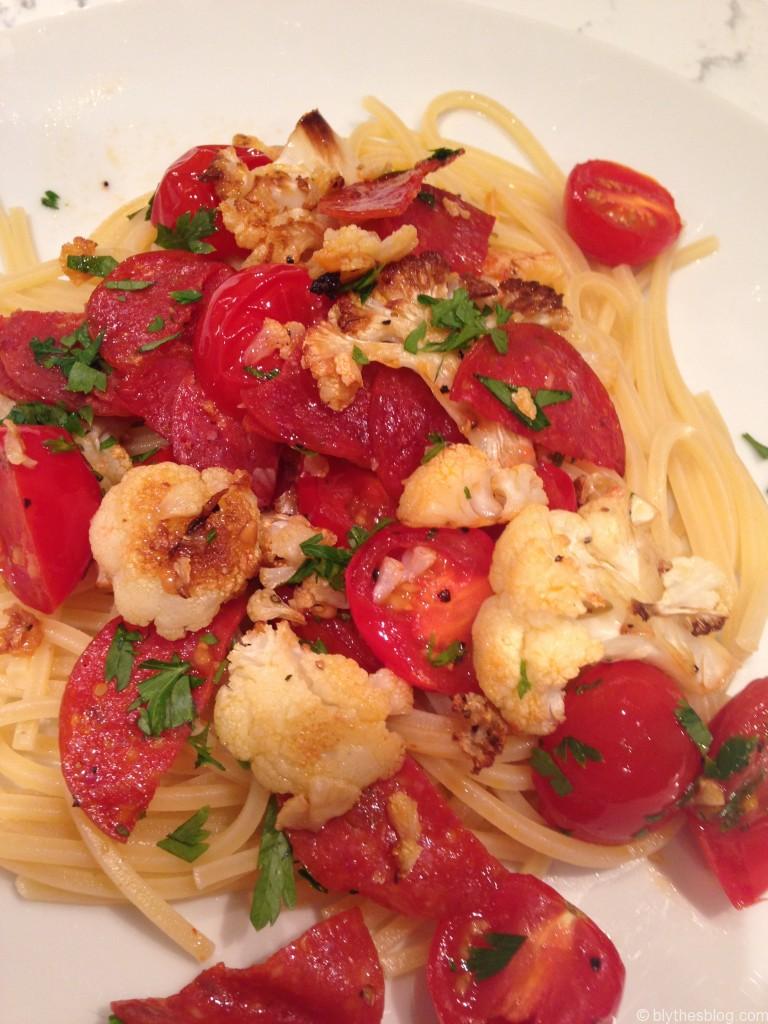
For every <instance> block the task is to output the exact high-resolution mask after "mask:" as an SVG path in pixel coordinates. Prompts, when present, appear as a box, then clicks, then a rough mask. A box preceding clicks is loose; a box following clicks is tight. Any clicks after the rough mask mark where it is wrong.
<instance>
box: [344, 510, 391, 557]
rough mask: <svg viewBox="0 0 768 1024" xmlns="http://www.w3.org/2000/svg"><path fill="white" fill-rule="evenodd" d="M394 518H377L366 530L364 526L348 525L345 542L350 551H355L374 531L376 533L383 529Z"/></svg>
mask: <svg viewBox="0 0 768 1024" xmlns="http://www.w3.org/2000/svg"><path fill="white" fill-rule="evenodd" d="M393 522H394V519H387V517H386V516H383V517H382V518H381V519H377V520H376V522H375V523H374V525H373V527H372V528H371V529H370V530H368V529H366V527H365V526H350V528H349V529H348V530H347V544H349V547H350V549H351V550H352V551H357V549H358V548H359V547H360V545H361V544H365V542H366V541H367V540H368V538H369V537H372V536H373V535H374V533H378V532H379V530H383V529H384V527H385V526H389V524H390V523H393Z"/></svg>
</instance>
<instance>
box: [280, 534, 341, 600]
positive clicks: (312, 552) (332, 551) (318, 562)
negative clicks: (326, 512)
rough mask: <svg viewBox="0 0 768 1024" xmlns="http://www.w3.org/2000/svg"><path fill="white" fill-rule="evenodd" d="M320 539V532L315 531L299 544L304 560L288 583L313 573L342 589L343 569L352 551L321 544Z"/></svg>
mask: <svg viewBox="0 0 768 1024" xmlns="http://www.w3.org/2000/svg"><path fill="white" fill-rule="evenodd" d="M322 541H323V535H322V533H315V534H313V535H312V536H311V537H309V538H308V539H307V540H305V541H303V543H301V544H300V545H299V547H300V548H301V551H302V554H303V555H304V556H305V561H304V562H302V564H301V565H300V566H299V568H298V569H297V570H296V572H295V573H294V574H293V576H291V578H290V579H289V580H288V581H287V582H288V583H289V584H291V585H294V584H297V583H301V582H302V581H303V580H305V579H307V577H309V576H312V575H313V574H314V575H315V576H319V577H320V578H321V579H324V580H328V582H329V583H330V584H331V586H332V587H333V589H334V590H343V589H344V570H345V569H346V568H347V566H348V565H349V560H350V559H351V557H352V552H351V551H350V550H349V549H348V548H335V547H332V546H331V545H330V544H323V543H322Z"/></svg>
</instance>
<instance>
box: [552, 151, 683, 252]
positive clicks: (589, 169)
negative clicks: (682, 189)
mask: <svg viewBox="0 0 768 1024" xmlns="http://www.w3.org/2000/svg"><path fill="white" fill-rule="evenodd" d="M564 212H565V226H566V227H567V229H568V233H569V234H570V236H571V238H573V240H574V241H575V242H576V244H577V245H578V246H579V247H580V248H581V249H582V250H583V251H584V252H585V253H586V254H587V255H588V256H591V257H592V258H593V259H596V260H599V261H600V262H601V263H607V264H608V266H610V267H615V266H617V265H618V264H620V263H628V264H629V266H631V267H634V266H637V265H638V264H640V263H645V262H646V261H647V260H652V259H654V258H655V257H656V256H658V255H659V253H660V252H663V251H664V249H666V248H667V247H668V246H670V245H671V244H672V243H673V242H674V241H675V239H676V238H677V236H678V235H679V234H680V231H681V230H682V226H683V225H682V221H681V220H680V215H679V214H678V212H677V209H676V207H675V200H674V199H673V198H672V196H671V195H670V193H669V192H667V190H666V189H665V188H664V187H663V185H660V184H659V183H658V181H655V180H654V179H653V178H651V177H649V176H648V175H647V174H641V173H640V172H639V171H635V170H632V168H631V167H625V166H624V165H623V164H617V163H613V162H612V161H610V160H587V161H586V163H583V164H577V165H576V166H575V167H574V168H573V170H572V171H571V173H570V174H569V175H568V180H567V182H566V184H565V198H564Z"/></svg>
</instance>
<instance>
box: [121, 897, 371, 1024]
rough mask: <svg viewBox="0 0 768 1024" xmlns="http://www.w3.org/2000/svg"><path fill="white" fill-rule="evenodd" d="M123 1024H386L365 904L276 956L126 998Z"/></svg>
mask: <svg viewBox="0 0 768 1024" xmlns="http://www.w3.org/2000/svg"><path fill="white" fill-rule="evenodd" d="M111 1009H112V1013H113V1014H114V1015H115V1016H116V1017H117V1018H118V1019H119V1020H120V1021H122V1024H182V1022H183V1024H191V1022H192V1021H205V1022H206V1024H250V1022H254V1024H256V1022H258V1024H267V1022H268V1024H378V1022H379V1021H380V1020H381V1018H382V1014H383V1012H384V978H383V975H382V973H381V967H380V965H379V958H378V956H377V953H376V947H375V946H374V944H373V941H372V939H371V936H370V934H369V932H368V929H367V928H366V927H365V924H364V923H363V917H362V914H361V913H360V911H359V910H357V909H355V910H347V911H345V912H344V913H342V914H336V915H335V916H334V917H331V918H329V919H328V920H327V921H322V922H321V923H320V924H316V925H315V926H314V927H313V928H310V929H309V931H306V932H304V934H303V935H301V936H300V937H299V938H298V939H297V940H296V941H295V942H292V943H290V944H289V945H288V946H284V947H283V948H282V949H280V950H278V951H277V953H275V954H274V955H273V956H271V957H270V958H269V959H268V960H266V961H264V963H262V964H256V965H254V966H253V967H246V968H243V969H242V970H238V969H236V968H232V967H225V966H224V964H216V966H215V967H211V968H209V969H208V970H207V971H203V972H202V974H199V975H198V976H197V978H195V980H194V981H193V982H191V984H189V985H187V986H186V987H185V988H183V989H182V990H181V992H179V993H178V994H177V995H174V996H168V997H167V998H165V999H119V1000H116V1001H115V1002H113V1003H112V1005H111Z"/></svg>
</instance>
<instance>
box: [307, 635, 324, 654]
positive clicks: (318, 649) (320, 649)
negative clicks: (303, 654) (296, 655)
mask: <svg viewBox="0 0 768 1024" xmlns="http://www.w3.org/2000/svg"><path fill="white" fill-rule="evenodd" d="M309 649H310V651H313V652H314V653H315V654H327V653H328V648H327V647H326V646H325V644H324V643H323V641H322V640H321V639H320V637H317V639H316V640H313V641H312V643H311V644H310V645H309Z"/></svg>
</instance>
